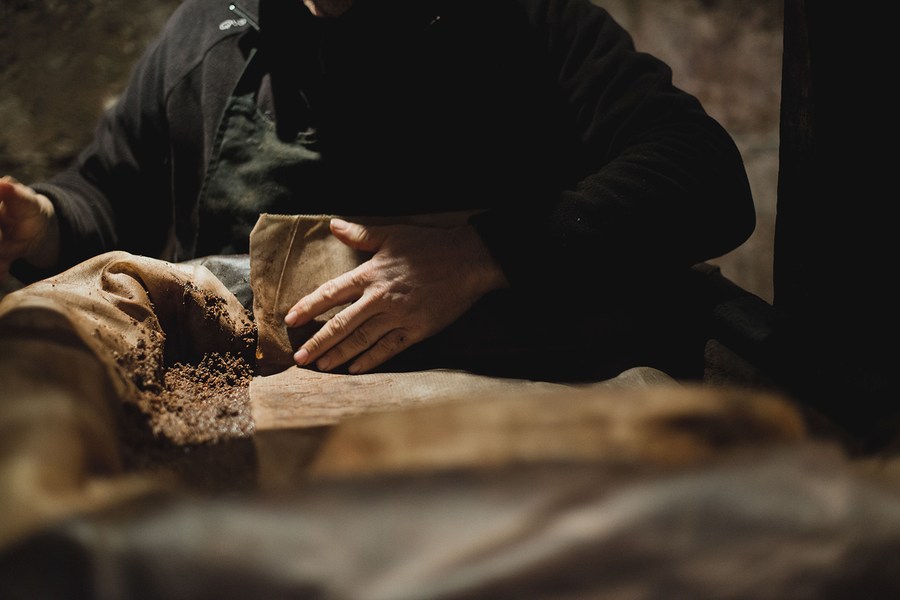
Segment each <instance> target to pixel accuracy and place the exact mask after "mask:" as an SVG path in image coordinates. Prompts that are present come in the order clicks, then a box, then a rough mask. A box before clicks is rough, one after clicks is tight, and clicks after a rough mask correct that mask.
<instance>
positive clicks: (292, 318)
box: [284, 310, 297, 327]
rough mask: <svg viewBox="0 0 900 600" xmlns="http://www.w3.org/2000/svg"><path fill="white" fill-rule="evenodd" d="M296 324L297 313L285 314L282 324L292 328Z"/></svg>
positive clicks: (293, 311)
mask: <svg viewBox="0 0 900 600" xmlns="http://www.w3.org/2000/svg"><path fill="white" fill-rule="evenodd" d="M296 322H297V311H295V310H292V311H291V312H289V313H288V314H286V315H285V316H284V324H285V325H287V326H288V327H290V326H292V325H293V324H294V323H296Z"/></svg>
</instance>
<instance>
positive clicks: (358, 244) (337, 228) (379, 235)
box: [329, 219, 390, 252]
mask: <svg viewBox="0 0 900 600" xmlns="http://www.w3.org/2000/svg"><path fill="white" fill-rule="evenodd" d="M329 226H330V228H331V233H333V234H334V237H336V238H338V239H339V240H340V241H341V242H343V243H344V244H346V245H348V246H350V247H351V248H353V249H354V250H363V251H365V252H376V251H377V250H378V249H379V248H381V245H382V244H383V243H384V240H385V238H386V237H387V235H388V233H389V232H390V228H389V227H376V226H365V225H360V224H358V223H350V222H348V221H345V220H343V219H332V220H331V222H330V223H329Z"/></svg>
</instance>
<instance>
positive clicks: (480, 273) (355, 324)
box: [285, 219, 508, 373]
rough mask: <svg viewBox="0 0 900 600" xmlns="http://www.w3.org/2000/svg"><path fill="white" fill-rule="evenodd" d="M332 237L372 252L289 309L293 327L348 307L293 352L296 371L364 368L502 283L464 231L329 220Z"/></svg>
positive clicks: (471, 232)
mask: <svg viewBox="0 0 900 600" xmlns="http://www.w3.org/2000/svg"><path fill="white" fill-rule="evenodd" d="M331 232H332V233H333V234H334V235H335V236H336V237H337V238H338V239H339V240H340V241H341V242H343V243H344V244H346V245H348V246H350V247H351V248H354V249H356V250H362V251H366V252H372V253H374V254H373V256H372V257H371V258H370V259H369V260H368V261H366V262H364V263H363V264H361V265H360V266H358V267H357V268H355V269H353V270H351V271H349V272H347V273H344V274H343V275H340V276H339V277H336V278H334V279H332V280H330V281H327V282H325V283H324V284H322V285H321V286H319V287H318V288H317V289H316V290H315V291H313V292H312V293H310V294H308V295H307V296H305V297H303V298H301V299H300V301H299V302H297V303H296V304H295V305H294V306H293V307H292V308H291V309H290V311H288V314H287V316H286V317H285V324H286V325H287V326H288V327H299V326H301V325H304V324H306V323H308V322H309V321H311V320H312V319H314V318H316V317H317V316H319V315H321V314H323V313H325V312H327V311H329V310H330V309H332V308H335V307H338V306H342V305H345V304H348V303H349V305H348V306H346V307H345V308H344V309H343V310H341V311H340V312H338V313H337V314H336V315H335V316H334V317H332V318H331V319H330V320H329V321H328V322H327V323H325V325H324V326H323V327H322V328H321V329H320V330H319V331H318V332H317V333H316V334H315V335H313V336H312V337H311V338H310V339H309V340H307V341H306V342H305V343H304V344H303V345H302V346H301V347H300V348H299V349H298V350H297V352H296V354H295V355H294V361H295V362H296V363H297V364H298V365H300V366H304V365H309V364H312V363H314V362H315V363H316V366H317V367H318V368H319V369H320V370H323V371H330V370H332V369H334V368H336V367H338V366H340V365H342V364H345V363H347V362H348V361H351V360H353V359H355V360H353V362H352V363H351V365H350V367H349V372H350V373H363V372H366V371H370V370H372V369H374V368H375V367H378V366H379V365H381V364H382V363H384V362H385V361H386V360H388V359H389V358H392V357H393V356H395V355H397V354H399V353H400V352H401V351H403V350H405V349H406V348H408V347H410V346H412V345H413V344H415V343H417V342H420V341H422V340H424V339H425V338H427V337H430V336H432V335H434V334H435V333H437V332H439V331H441V330H442V329H444V328H445V327H447V326H448V325H450V324H451V323H452V322H453V321H455V320H456V319H458V318H459V317H460V316H462V314H463V313H464V312H466V311H467V310H468V309H469V308H470V307H471V306H472V305H473V304H475V302H476V301H477V300H478V299H479V298H481V297H482V296H483V295H485V294H486V293H488V292H489V291H492V290H495V289H499V288H502V287H506V286H507V285H508V282H507V280H506V277H505V275H503V272H502V271H501V270H500V268H499V267H498V266H497V264H496V263H495V262H494V260H493V258H492V257H491V255H490V252H489V251H488V249H487V248H486V247H485V245H484V243H483V242H482V241H481V238H480V237H479V236H478V234H477V233H476V232H475V230H474V229H473V228H472V227H469V226H464V227H455V228H451V229H444V228H435V227H417V226H411V225H390V226H363V225H359V224H356V223H348V222H347V221H344V220H341V219H333V220H332V221H331Z"/></svg>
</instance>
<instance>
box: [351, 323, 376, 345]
mask: <svg viewBox="0 0 900 600" xmlns="http://www.w3.org/2000/svg"><path fill="white" fill-rule="evenodd" d="M349 342H350V344H351V345H353V346H354V347H357V348H368V347H369V346H371V345H372V339H371V337H370V336H369V333H368V332H367V331H366V328H365V327H357V328H356V329H355V330H354V331H353V333H352V334H351V335H350V339H349Z"/></svg>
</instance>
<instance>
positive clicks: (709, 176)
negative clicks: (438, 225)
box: [472, 0, 755, 292]
mask: <svg viewBox="0 0 900 600" xmlns="http://www.w3.org/2000/svg"><path fill="white" fill-rule="evenodd" d="M520 3H521V4H522V5H523V7H524V8H525V9H526V10H527V13H528V19H529V21H530V22H531V23H532V26H533V28H534V29H535V30H537V31H539V32H540V35H539V36H537V38H538V39H539V40H540V42H539V43H540V45H541V47H540V48H538V53H539V54H540V55H542V56H545V57H546V67H545V69H546V71H547V73H548V78H550V79H552V81H551V85H553V86H555V87H556V89H557V93H558V95H559V98H560V112H561V115H562V120H563V123H564V124H565V126H566V128H567V130H568V132H569V137H570V138H572V139H573V140H574V146H575V150H574V152H575V154H574V155H572V156H569V157H567V161H568V162H570V163H571V164H574V165H576V169H575V172H574V173H573V175H572V176H571V177H570V178H569V179H570V183H569V184H568V185H566V187H565V188H564V189H562V190H561V191H560V192H559V193H558V194H557V195H556V196H554V197H551V198H547V199H546V202H544V203H541V204H540V205H539V206H538V207H536V210H534V211H531V212H528V213H524V212H522V211H518V212H515V213H511V212H510V211H506V210H492V211H489V212H487V213H484V214H483V215H479V216H477V217H475V218H473V220H472V224H473V225H474V226H475V227H476V229H477V230H478V232H479V234H480V235H481V237H482V239H483V240H484V241H485V243H486V244H487V246H488V247H489V248H490V250H491V252H492V254H493V256H494V257H495V258H496V259H497V261H498V262H499V263H500V265H501V267H502V268H503V270H504V272H505V273H506V275H507V276H508V278H509V280H510V282H511V284H512V285H513V286H514V287H517V288H520V289H529V290H530V289H534V290H537V291H539V290H540V289H546V288H547V287H548V283H551V282H552V283H553V285H554V286H555V287H557V288H558V289H570V290H572V291H574V292H578V291H582V290H583V285H582V283H581V282H580V281H579V279H584V278H585V277H586V276H587V277H589V278H592V279H594V280H596V279H598V278H603V279H605V280H612V281H615V280H617V279H620V278H621V279H622V280H623V281H625V282H627V281H628V280H629V278H633V277H634V275H629V274H634V273H639V274H641V275H642V276H646V275H647V274H648V273H652V272H658V271H659V270H661V269H662V270H669V269H678V268H682V267H686V266H690V265H692V264H695V263H697V262H701V261H703V260H707V259H709V258H713V257H716V256H719V255H721V254H724V253H726V252H728V251H730V250H732V249H734V248H735V247H737V246H738V245H740V244H741V243H742V242H743V241H744V240H746V239H747V237H748V236H749V235H750V233H751V232H752V230H753V227H754V226H755V213H754V208H753V202H752V198H751V195H750V189H749V184H748V181H747V177H746V173H745V171H744V166H743V162H742V159H741V157H740V154H739V153H738V150H737V148H736V147H735V145H734V143H733V141H732V140H731V138H730V137H729V136H728V134H727V133H726V132H725V130H724V129H723V128H722V127H721V126H720V125H719V124H718V123H717V122H716V121H714V120H713V119H712V118H710V117H709V116H708V115H707V114H706V113H705V112H704V110H703V108H702V107H701V105H700V104H699V102H698V101H697V100H696V99H695V98H694V97H692V96H690V95H688V94H686V93H684V92H683V91H681V90H678V89H676V88H674V87H673V86H672V83H671V72H670V70H669V68H668V67H667V66H666V65H665V64H663V63H661V62H660V61H658V60H657V59H655V58H653V57H651V56H649V55H646V54H641V53H638V52H635V50H634V47H633V45H632V42H631V39H630V37H629V36H628V34H627V33H626V32H625V31H624V30H622V28H621V27H619V26H618V25H617V24H616V23H615V22H614V21H613V20H612V19H611V18H610V17H609V15H608V14H607V13H606V12H605V11H603V10H602V9H600V8H598V7H595V6H593V5H592V4H591V3H590V2H588V1H587V0H520ZM564 266H565V267H566V268H563V267H564Z"/></svg>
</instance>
